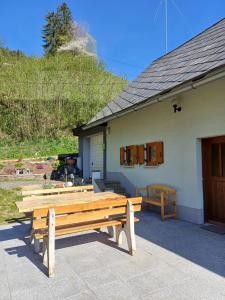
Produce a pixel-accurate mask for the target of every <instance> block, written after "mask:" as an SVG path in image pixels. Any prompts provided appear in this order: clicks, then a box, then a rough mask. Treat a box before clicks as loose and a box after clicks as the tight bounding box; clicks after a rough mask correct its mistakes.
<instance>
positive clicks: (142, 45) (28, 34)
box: [0, 0, 225, 79]
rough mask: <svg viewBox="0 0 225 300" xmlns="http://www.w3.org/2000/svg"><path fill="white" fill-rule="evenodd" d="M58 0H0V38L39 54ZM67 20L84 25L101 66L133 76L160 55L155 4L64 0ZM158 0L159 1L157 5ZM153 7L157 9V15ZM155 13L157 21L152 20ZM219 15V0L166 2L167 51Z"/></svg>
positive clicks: (222, 4) (160, 18)
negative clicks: (46, 22) (46, 24)
mask: <svg viewBox="0 0 225 300" xmlns="http://www.w3.org/2000/svg"><path fill="white" fill-rule="evenodd" d="M62 2H63V1H60V0H47V1H46V0H20V1H18V0H1V1H0V40H2V41H3V42H4V44H5V46H7V47H9V48H11V49H20V50H22V51H24V52H25V53H26V54H29V55H42V54H43V49H42V40H41V30H42V26H43V24H44V17H45V15H46V14H47V13H48V12H49V11H52V10H55V9H56V8H57V6H58V5H60V4H61V3H62ZM65 2H66V3H67V4H68V5H69V7H70V9H71V11H72V14H73V18H74V19H75V20H76V21H77V22H79V23H84V24H86V25H87V26H88V27H89V31H90V33H91V35H92V36H93V37H94V38H95V39H96V41H97V50H98V54H99V56H101V57H102V59H103V60H104V62H105V64H106V66H107V68H108V69H109V70H111V71H112V72H114V73H115V74H118V75H121V76H125V77H126V78H128V79H133V78H135V77H136V76H137V75H138V74H139V73H140V72H141V71H142V70H143V69H144V68H145V67H146V66H147V65H149V64H150V63H151V61H152V60H154V59H156V58H158V57H159V56H161V55H163V54H164V53H165V18H164V11H163V4H162V5H160V0H113V1H109V0H67V1H65ZM163 2H164V0H162V3H163ZM157 8H160V9H159V10H158V14H157V13H156V12H157ZM156 15H157V18H156ZM223 17H225V1H224V0H198V1H196V0H188V1H186V0H168V50H169V51H170V50H172V49H174V48H175V47H177V46H178V45H180V44H181V43H183V42H185V41H186V40H188V39H190V38H191V37H192V36H194V35H196V34H198V33H199V32H201V31H202V30H204V29H206V28H207V27H209V26H210V25H212V24H213V23H215V22H217V21H219V20H220V19H222V18H223Z"/></svg>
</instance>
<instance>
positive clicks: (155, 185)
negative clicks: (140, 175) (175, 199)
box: [147, 184, 176, 194]
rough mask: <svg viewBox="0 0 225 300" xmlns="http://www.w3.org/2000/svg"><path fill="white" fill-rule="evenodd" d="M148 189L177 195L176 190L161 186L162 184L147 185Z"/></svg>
mask: <svg viewBox="0 0 225 300" xmlns="http://www.w3.org/2000/svg"><path fill="white" fill-rule="evenodd" d="M147 188H149V189H152V190H159V191H163V192H168V193H170V194H176V190H175V189H173V188H171V187H169V186H166V185H161V184H150V185H147Z"/></svg>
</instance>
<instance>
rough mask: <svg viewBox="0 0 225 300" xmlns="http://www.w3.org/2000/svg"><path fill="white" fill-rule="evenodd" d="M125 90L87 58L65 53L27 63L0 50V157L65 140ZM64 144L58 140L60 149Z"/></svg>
mask: <svg viewBox="0 0 225 300" xmlns="http://www.w3.org/2000/svg"><path fill="white" fill-rule="evenodd" d="M126 84H127V82H126V80H124V79H122V78H119V77H116V76H114V75H113V74H112V73H110V72H108V71H106V70H105V67H104V65H103V64H102V63H101V62H99V61H98V60H96V59H95V58H93V57H92V58H91V57H88V56H81V55H74V54H72V53H65V52H64V53H59V54H57V55H55V56H52V57H42V58H38V57H27V56H25V55H23V54H22V53H20V52H14V51H10V50H7V49H4V48H0V116H1V122H0V139H1V141H2V142H1V143H0V156H1V157H2V154H1V153H4V151H5V150H4V149H6V148H4V147H5V146H7V145H8V146H9V145H10V146H12V144H13V143H14V144H15V145H16V144H17V143H21V142H22V143H24V141H31V140H32V141H33V145H34V144H37V143H36V142H37V141H43V140H45V141H46V142H45V145H46V143H48V140H49V139H50V140H51V141H53V140H56V141H57V140H60V139H61V138H62V137H66V136H68V135H69V134H71V129H72V128H74V127H76V126H78V125H80V124H83V123H85V122H86V121H87V120H89V119H90V118H91V117H92V116H93V115H95V114H96V112H97V111H98V110H100V109H101V108H102V107H103V106H104V105H105V104H106V102H107V101H109V100H110V99H111V98H112V97H114V96H115V95H116V94H118V93H119V92H120V91H121V90H122V88H123V87H124V86H125V85H126ZM70 141H71V140H70V139H69V140H68V141H66V139H64V144H65V146H66V144H67V142H68V146H69V144H70ZM69 147H70V146H69ZM56 151H58V150H57V149H56ZM5 152H7V151H5ZM33 152H35V149H34V151H33ZM52 154H54V153H52ZM4 155H5V154H4ZM4 155H3V156H4ZM29 155H30V154H29ZM8 156H10V155H8ZM13 156H14V154H13ZM25 156H26V155H25Z"/></svg>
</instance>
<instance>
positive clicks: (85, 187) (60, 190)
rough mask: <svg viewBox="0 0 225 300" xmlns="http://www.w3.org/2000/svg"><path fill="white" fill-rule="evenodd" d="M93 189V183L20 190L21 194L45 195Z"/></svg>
mask: <svg viewBox="0 0 225 300" xmlns="http://www.w3.org/2000/svg"><path fill="white" fill-rule="evenodd" d="M93 189H94V186H93V185H81V186H72V187H65V188H52V189H39V190H32V191H30V190H29V191H22V195H23V196H30V195H45V194H61V193H68V192H78V191H84V190H87V191H90V190H93Z"/></svg>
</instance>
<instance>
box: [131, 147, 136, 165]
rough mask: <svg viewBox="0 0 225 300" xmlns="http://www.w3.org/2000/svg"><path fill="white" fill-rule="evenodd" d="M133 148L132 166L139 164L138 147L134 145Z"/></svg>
mask: <svg viewBox="0 0 225 300" xmlns="http://www.w3.org/2000/svg"><path fill="white" fill-rule="evenodd" d="M130 147H131V163H132V165H136V164H137V163H138V147H137V146H136V145H132V146H130Z"/></svg>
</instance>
